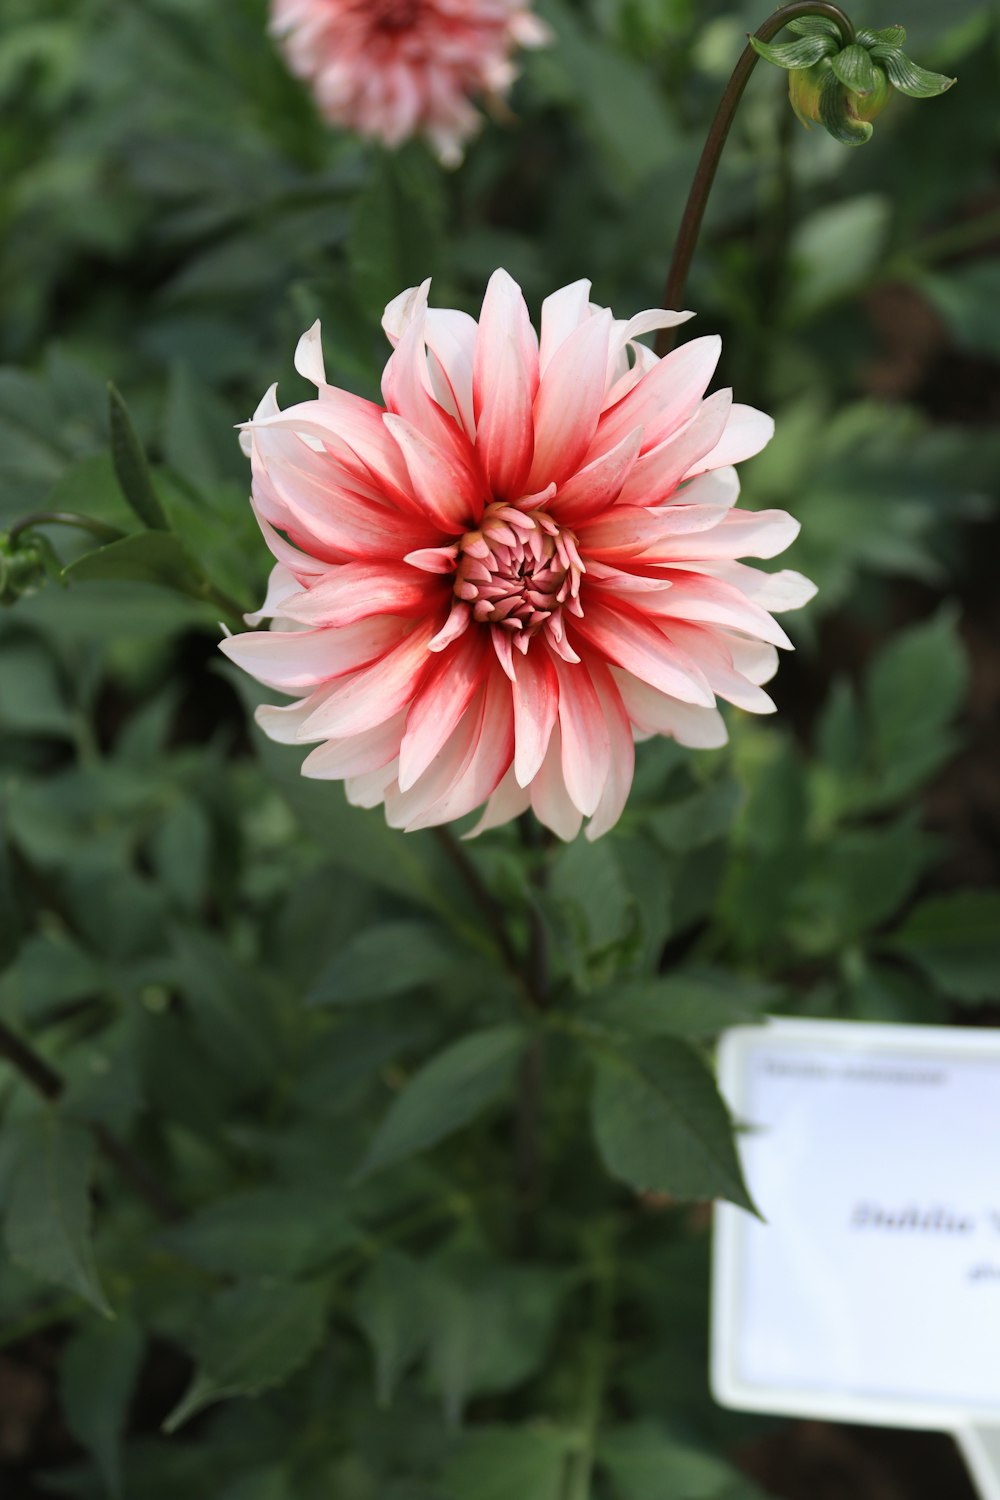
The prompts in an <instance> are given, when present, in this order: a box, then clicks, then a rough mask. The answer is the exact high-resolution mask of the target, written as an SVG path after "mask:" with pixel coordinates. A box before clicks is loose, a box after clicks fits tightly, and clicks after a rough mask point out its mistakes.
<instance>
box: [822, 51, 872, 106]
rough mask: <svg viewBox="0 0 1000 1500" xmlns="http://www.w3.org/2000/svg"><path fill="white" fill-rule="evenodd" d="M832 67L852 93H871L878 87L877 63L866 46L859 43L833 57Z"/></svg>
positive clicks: (831, 59)
mask: <svg viewBox="0 0 1000 1500" xmlns="http://www.w3.org/2000/svg"><path fill="white" fill-rule="evenodd" d="M830 67H831V68H832V69H833V72H834V74H835V75H836V77H837V78H839V79H840V81H841V83H842V84H843V85H844V87H845V88H847V89H850V91H851V93H852V94H861V95H865V94H871V93H874V91H875V89H876V88H877V87H878V75H877V74H876V72H875V65H874V63H873V62H872V60H871V58H870V57H869V55H868V53H867V52H866V51H865V49H864V47H859V46H858V44H857V43H854V45H853V46H850V47H845V48H844V49H843V51H842V52H837V53H836V54H835V55H834V56H833V57H831V58H830Z"/></svg>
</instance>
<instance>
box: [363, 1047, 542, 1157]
mask: <svg viewBox="0 0 1000 1500" xmlns="http://www.w3.org/2000/svg"><path fill="white" fill-rule="evenodd" d="M526 1042H527V1033H526V1032H525V1031H524V1029H523V1028H522V1027H520V1026H513V1025H507V1026H494V1027H491V1028H490V1029H489V1030H488V1031H476V1032H473V1033H472V1034H471V1035H469V1036H465V1037H463V1038H462V1039H461V1041H458V1042H455V1043H453V1044H452V1046H450V1047H448V1048H446V1049H445V1051H444V1052H440V1053H439V1054H438V1055H437V1057H434V1058H432V1059H431V1061H430V1062H428V1063H425V1064H424V1066H423V1067H422V1068H421V1069H420V1070H419V1071H418V1072H417V1073H415V1074H414V1076H413V1077H412V1078H411V1079H410V1080H409V1082H408V1083H407V1084H406V1085H405V1086H404V1088H403V1090H402V1092H401V1093H400V1094H398V1095H397V1097H396V1098H395V1099H394V1100H393V1102H392V1104H391V1105H390V1106H389V1110H388V1112H387V1114H386V1115H385V1117H384V1119H383V1120H382V1123H381V1125H380V1126H379V1128H378V1130H377V1131H376V1133H375V1138H374V1140H373V1141H372V1143H371V1146H370V1147H369V1148H368V1154H367V1156H366V1157H365V1159H364V1161H363V1163H362V1165H361V1168H360V1175H362V1176H368V1175H369V1174H370V1173H372V1172H376V1171H379V1170H381V1169H382V1168H383V1167H387V1166H389V1165H390V1164H391V1163H393V1162H397V1161H402V1160H403V1159H404V1158H405V1157H407V1156H413V1155H415V1154H416V1153H417V1152H418V1151H426V1150H427V1148H428V1147H429V1146H433V1145H436V1144H437V1142H438V1141H440V1140H443V1139H444V1138H445V1136H447V1135H451V1134H452V1133H453V1132H454V1131H456V1130H460V1129H461V1128H462V1126H463V1125H467V1124H468V1123H469V1121H470V1120H473V1119H474V1118H475V1117H476V1115H478V1114H479V1113H480V1111H481V1110H483V1109H485V1108H486V1106H487V1105H488V1104H492V1103H493V1101H494V1099H496V1098H497V1097H498V1096H499V1095H500V1094H502V1093H503V1092H504V1090H505V1089H506V1088H507V1086H508V1084H509V1083H510V1080H511V1076H512V1074H513V1071H514V1064H515V1062H516V1060H517V1058H518V1056H519V1054H520V1053H521V1052H522V1050H523V1049H524V1046H525V1044H526Z"/></svg>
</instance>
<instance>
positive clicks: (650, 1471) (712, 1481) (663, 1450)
mask: <svg viewBox="0 0 1000 1500" xmlns="http://www.w3.org/2000/svg"><path fill="white" fill-rule="evenodd" d="M598 1458H599V1460H600V1462H601V1464H602V1465H603V1466H604V1467H605V1468H606V1469H607V1471H608V1473H609V1474H610V1476H611V1480H612V1484H613V1486H614V1490H613V1493H614V1497H615V1500H652V1497H654V1496H656V1497H657V1500H658V1497H659V1496H661V1495H663V1496H666V1495H669V1496H670V1500H765V1497H764V1493H763V1491H762V1490H759V1489H758V1488H757V1486H756V1485H755V1484H752V1483H751V1482H750V1481H749V1480H748V1479H746V1478H745V1477H744V1475H742V1474H741V1473H740V1472H739V1470H737V1469H734V1468H733V1467H732V1465H731V1464H728V1463H726V1462H725V1460H724V1459H722V1458H720V1457H718V1455H717V1454H714V1453H706V1452H704V1451H703V1450H702V1449H700V1448H695V1447H693V1446H692V1445H691V1444H689V1443H685V1442H681V1441H680V1440H679V1439H678V1438H676V1437H674V1436H673V1435H672V1434H670V1433H667V1432H665V1431H664V1430H663V1428H661V1427H660V1426H659V1425H658V1424H656V1423H654V1422H636V1423H634V1424H632V1425H630V1426H628V1427H618V1428H615V1429H612V1431H611V1432H609V1433H607V1435H606V1436H604V1437H603V1438H602V1439H601V1442H600V1446H599V1448H598Z"/></svg>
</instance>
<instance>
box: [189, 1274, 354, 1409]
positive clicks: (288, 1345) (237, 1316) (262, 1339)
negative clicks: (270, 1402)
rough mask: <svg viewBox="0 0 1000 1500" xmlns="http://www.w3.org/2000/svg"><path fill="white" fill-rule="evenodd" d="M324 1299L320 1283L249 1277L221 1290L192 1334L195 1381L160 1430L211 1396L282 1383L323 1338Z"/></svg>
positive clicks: (215, 1398)
mask: <svg viewBox="0 0 1000 1500" xmlns="http://www.w3.org/2000/svg"><path fill="white" fill-rule="evenodd" d="M326 1304H327V1287H326V1283H325V1282H306V1283H303V1282H277V1281H248V1282H242V1283H240V1284H238V1285H237V1286H233V1287H229V1288H228V1289H227V1290H226V1291H223V1292H220V1293H219V1294H218V1295H217V1296H216V1298H215V1300H214V1301H213V1302H212V1303H211V1305H210V1306H209V1309H208V1312H207V1315H206V1317H205V1321H204V1324H203V1326H202V1328H201V1331H200V1333H199V1335H198V1338H197V1342H196V1348H195V1353H196V1355H197V1359H198V1368H197V1371H196V1373H195V1377H194V1380H193V1381H192V1383H191V1385H190V1387H189V1389H188V1391H187V1393H186V1394H185V1395H184V1396H183V1397H182V1399H181V1400H180V1401H179V1402H178V1404H177V1406H175V1407H174V1409H173V1411H172V1412H171V1413H170V1415H169V1416H168V1418H167V1420H166V1421H165V1422H164V1424H163V1426H164V1431H165V1432H176V1431H177V1429H178V1428H179V1427H180V1426H181V1425H182V1424H183V1423H184V1422H186V1421H188V1420H189V1418H191V1417H193V1416H194V1414H195V1413H196V1412H198V1411H201V1409H202V1407H204V1406H208V1405H209V1404H210V1403H211V1402H213V1401H220V1400H222V1399H223V1398H224V1397H227V1396H259V1395H260V1394H261V1393H262V1392H263V1391H268V1390H272V1389H273V1388H274V1387H275V1386H280V1385H284V1383H285V1381H286V1380H288V1379H289V1377H290V1376H292V1375H294V1373H295V1371H296V1370H299V1369H301V1367H302V1366H303V1365H304V1364H305V1363H306V1361H307V1360H308V1359H310V1358H311V1356H312V1355H313V1354H314V1353H315V1352H316V1350H317V1349H318V1348H319V1346H320V1344H321V1343H322V1341H323V1337H324V1334H325V1331H326Z"/></svg>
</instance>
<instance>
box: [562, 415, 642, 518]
mask: <svg viewBox="0 0 1000 1500" xmlns="http://www.w3.org/2000/svg"><path fill="white" fill-rule="evenodd" d="M641 443H642V428H641V427H636V428H635V430H634V431H632V432H630V433H628V434H626V436H625V437H623V438H622V440H621V442H620V443H618V444H617V446H616V447H614V448H611V449H609V451H608V452H607V453H604V454H602V455H601V457H600V458H595V459H594V460H593V462H592V463H589V464H588V465H587V467H586V468H585V469H579V470H577V472H576V473H575V474H573V475H572V476H571V477H570V478H569V479H567V480H566V483H565V484H563V485H560V487H559V490H558V493H557V495H556V498H555V501H554V502H553V505H552V513H553V515H554V516H555V517H556V518H557V519H558V521H559V522H560V524H561V525H563V526H576V525H579V523H580V522H581V521H585V520H586V519H587V518H588V517H590V516H597V515H600V513H601V512H602V511H603V510H605V509H606V507H608V506H610V505H611V504H613V502H614V501H615V500H617V499H618V496H619V495H620V493H621V490H622V486H623V485H624V483H625V481H626V479H627V478H628V476H629V474H630V473H631V472H632V468H633V466H634V464H635V461H636V459H637V458H638V456H639V448H640V446H641Z"/></svg>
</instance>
